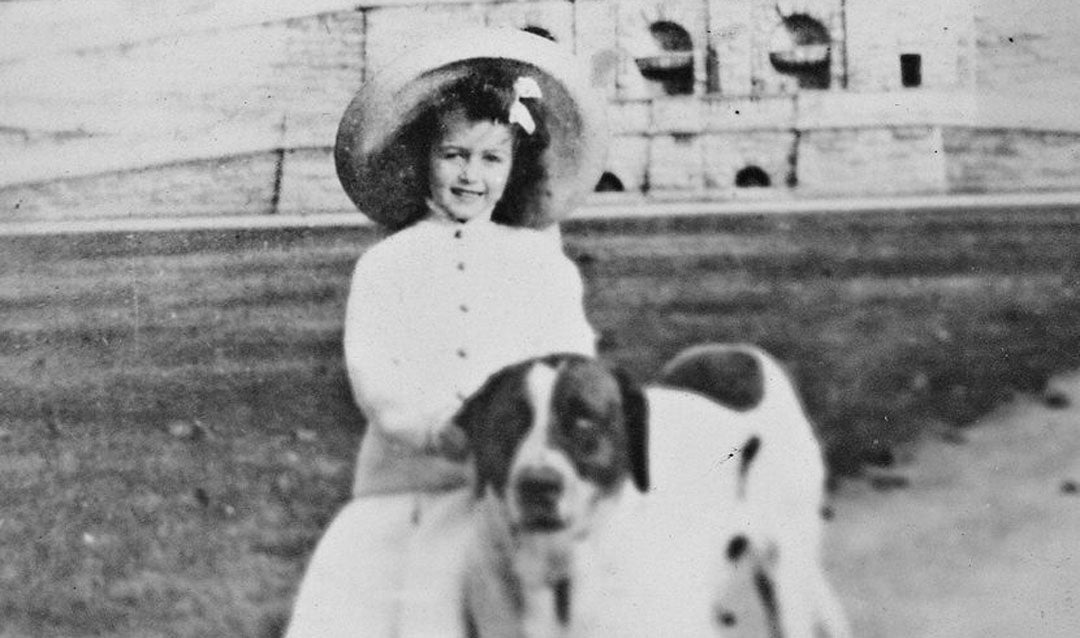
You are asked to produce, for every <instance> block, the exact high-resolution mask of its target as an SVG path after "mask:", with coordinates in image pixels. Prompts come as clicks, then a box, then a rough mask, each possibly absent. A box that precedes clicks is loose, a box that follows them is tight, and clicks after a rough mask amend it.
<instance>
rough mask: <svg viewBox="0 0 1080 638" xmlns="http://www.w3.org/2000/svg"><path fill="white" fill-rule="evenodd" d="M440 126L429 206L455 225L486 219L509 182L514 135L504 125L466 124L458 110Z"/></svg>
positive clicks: (431, 169)
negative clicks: (460, 222)
mask: <svg viewBox="0 0 1080 638" xmlns="http://www.w3.org/2000/svg"><path fill="white" fill-rule="evenodd" d="M439 124H440V125H439V132H440V133H441V137H440V139H439V140H437V141H436V142H435V144H434V145H433V146H432V147H431V156H430V157H429V158H428V170H429V179H428V183H429V184H430V187H431V200H432V201H433V202H434V203H435V205H436V207H438V208H439V210H441V211H444V212H445V213H447V214H448V215H450V216H451V217H453V218H454V219H456V220H458V221H467V220H470V219H477V218H490V217H491V213H492V211H493V210H494V209H495V204H497V203H498V202H499V200H500V199H501V198H502V196H503V191H504V190H505V189H506V182H507V180H508V179H510V167H511V166H512V165H513V161H514V134H513V132H512V131H511V129H510V127H509V126H507V125H506V124H500V123H498V122H494V121H491V120H479V121H477V120H469V119H468V118H466V117H465V113H464V112H463V111H462V110H460V109H456V110H453V111H450V112H449V113H446V114H445V115H443V116H442V117H441V118H440V120H439Z"/></svg>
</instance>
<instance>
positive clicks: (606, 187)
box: [596, 173, 626, 193]
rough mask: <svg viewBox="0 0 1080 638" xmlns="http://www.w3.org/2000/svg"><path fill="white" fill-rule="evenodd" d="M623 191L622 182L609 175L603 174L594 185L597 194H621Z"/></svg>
mask: <svg viewBox="0 0 1080 638" xmlns="http://www.w3.org/2000/svg"><path fill="white" fill-rule="evenodd" d="M625 190H626V188H624V187H623V183H622V180H620V179H619V178H618V177H615V175H613V174H611V173H604V174H603V175H601V176H600V181H599V182H597V183H596V192H597V193H621V192H623V191H625Z"/></svg>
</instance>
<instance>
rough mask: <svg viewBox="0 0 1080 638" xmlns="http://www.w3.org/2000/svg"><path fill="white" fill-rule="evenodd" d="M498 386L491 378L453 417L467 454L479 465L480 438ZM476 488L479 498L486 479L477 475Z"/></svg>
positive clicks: (467, 399) (454, 425)
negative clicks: (462, 437)
mask: <svg viewBox="0 0 1080 638" xmlns="http://www.w3.org/2000/svg"><path fill="white" fill-rule="evenodd" d="M496 387H497V383H496V380H495V379H493V378H489V379H488V380H487V382H486V383H484V385H483V386H481V387H480V389H479V390H477V391H476V392H474V393H472V394H471V395H470V396H469V397H468V398H466V399H465V402H464V403H462V404H461V407H460V408H459V409H458V411H457V413H456V414H454V418H453V423H452V426H453V427H455V428H457V429H458V430H459V431H460V432H461V433H462V434H464V435H465V443H466V449H467V450H468V453H467V454H471V455H472V457H473V459H474V461H475V462H476V463H477V465H479V464H480V463H481V460H480V459H479V458H478V456H479V455H478V454H477V452H478V449H479V448H478V444H479V439H480V437H482V436H483V434H482V432H483V429H484V425H485V424H484V422H485V420H486V419H487V418H488V413H489V412H490V410H491V402H492V401H493V397H494V396H495V390H496ZM478 474H480V472H478ZM475 489H476V497H477V498H480V497H481V496H483V494H484V480H483V479H482V478H481V476H477V480H476V485H475Z"/></svg>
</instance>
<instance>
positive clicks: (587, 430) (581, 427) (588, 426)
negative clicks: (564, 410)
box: [574, 417, 596, 436]
mask: <svg viewBox="0 0 1080 638" xmlns="http://www.w3.org/2000/svg"><path fill="white" fill-rule="evenodd" d="M574 434H577V435H586V436H592V435H593V434H596V422H595V421H593V420H592V419H586V418H584V417H578V418H576V419H574Z"/></svg>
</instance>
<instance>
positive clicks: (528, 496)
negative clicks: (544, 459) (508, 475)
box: [517, 467, 563, 505]
mask: <svg viewBox="0 0 1080 638" xmlns="http://www.w3.org/2000/svg"><path fill="white" fill-rule="evenodd" d="M517 490H518V496H519V497H520V498H521V501H522V503H525V504H530V505H549V504H551V503H553V502H554V501H556V500H558V498H559V496H560V495H561V494H562V491H563V477H562V474H560V473H559V472H558V471H557V470H554V469H552V468H550V467H530V468H525V469H524V470H522V471H521V473H520V474H518V480H517Z"/></svg>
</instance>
